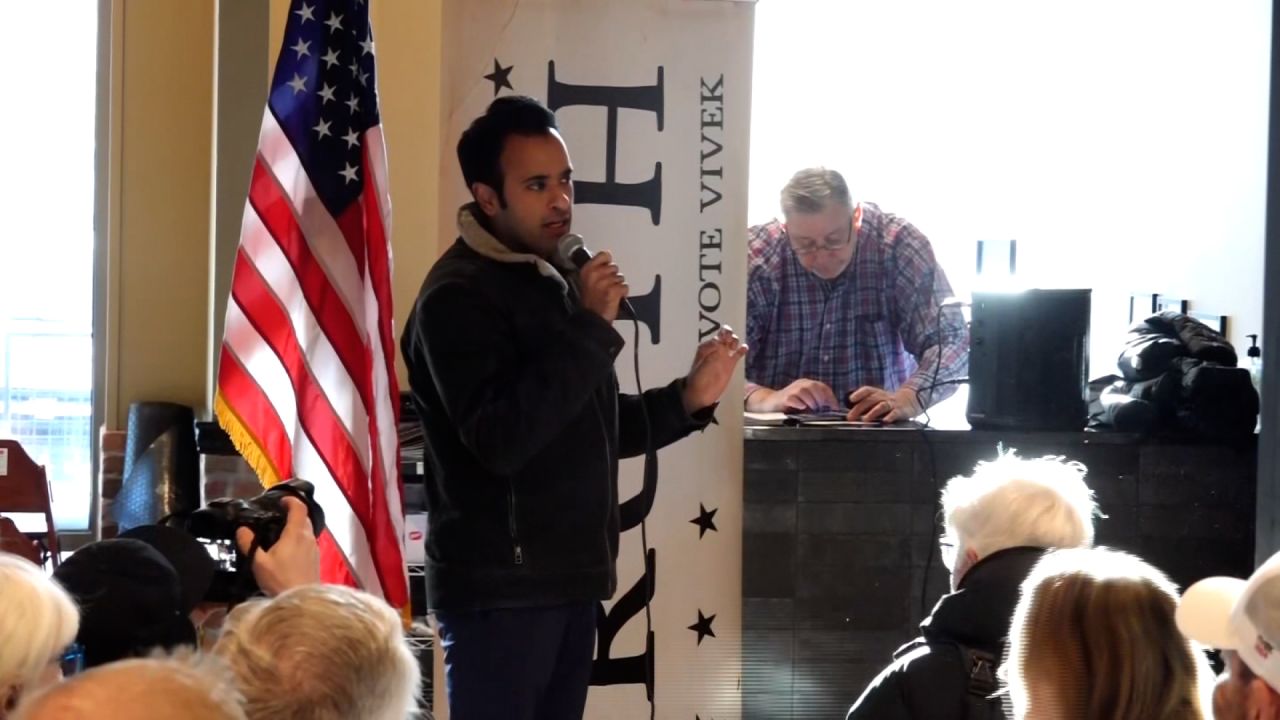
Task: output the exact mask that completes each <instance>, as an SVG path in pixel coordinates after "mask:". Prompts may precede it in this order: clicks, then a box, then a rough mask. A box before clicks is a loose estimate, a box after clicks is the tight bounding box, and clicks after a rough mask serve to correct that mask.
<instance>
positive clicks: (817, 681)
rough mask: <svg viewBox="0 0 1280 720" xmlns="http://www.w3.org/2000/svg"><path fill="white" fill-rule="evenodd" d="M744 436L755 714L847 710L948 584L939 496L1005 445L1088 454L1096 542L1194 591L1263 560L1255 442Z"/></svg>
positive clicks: (1110, 436) (829, 433)
mask: <svg viewBox="0 0 1280 720" xmlns="http://www.w3.org/2000/svg"><path fill="white" fill-rule="evenodd" d="M745 433H746V443H745V447H746V450H745V452H746V458H745V463H744V466H745V470H744V502H745V508H744V510H745V515H744V522H743V526H744V537H743V573H742V576H743V665H744V667H743V673H744V676H743V717H746V718H770V719H774V718H788V717H793V718H835V717H843V715H844V711H845V710H846V709H847V708H848V706H849V705H850V704H851V703H852V702H853V701H854V700H855V699H856V698H857V697H858V695H859V694H860V693H861V692H862V690H863V688H864V687H865V686H866V684H867V683H868V682H869V681H870V680H871V679H872V678H874V677H875V675H876V673H877V672H879V670H880V669H881V668H882V667H883V666H884V665H885V664H887V663H888V662H889V660H890V657H891V655H892V653H893V651H894V650H895V649H896V648H898V647H899V646H900V645H902V644H903V643H905V642H906V641H908V640H910V639H911V638H913V637H915V636H916V634H917V628H916V625H917V624H918V623H919V622H920V620H921V618H922V617H923V616H924V615H925V614H926V613H927V609H928V608H931V607H932V606H933V604H934V602H936V600H937V599H938V597H939V596H940V595H941V594H942V593H944V592H946V590H947V583H948V580H947V573H946V570H945V568H943V567H942V563H941V561H940V559H939V558H938V553H937V549H936V547H934V545H935V542H936V539H937V535H938V527H937V526H936V524H935V523H936V521H937V513H938V510H939V506H938V491H939V489H940V488H941V487H942V485H944V484H945V483H946V481H947V480H948V479H949V478H951V477H953V476H955V475H959V474H967V473H969V472H971V471H972V469H973V466H974V464H975V463H976V462H977V461H978V460H983V459H991V458H993V457H994V456H995V454H996V452H997V447H998V446H999V445H1001V444H1003V445H1004V447H1006V448H1012V449H1016V450H1018V452H1019V454H1020V455H1022V456H1023V457H1037V456H1041V455H1064V456H1066V457H1067V458H1068V459H1071V460H1077V461H1080V462H1082V463H1084V464H1085V465H1086V466H1087V467H1088V469H1089V475H1088V480H1087V481H1088V483H1089V485H1090V487H1092V488H1093V490H1094V492H1095V493H1096V495H1097V498H1098V503H1099V506H1100V508H1101V510H1102V512H1103V513H1105V514H1106V517H1105V518H1099V519H1098V520H1097V522H1096V525H1095V527H1096V529H1097V543H1098V544H1100V545H1108V546H1111V547H1116V548H1121V549H1124V550H1128V551H1130V552H1134V553H1136V554H1138V555H1140V556H1142V557H1143V558H1145V559H1146V560H1148V561H1149V562H1151V563H1153V564H1154V565H1156V566H1157V567H1159V568H1160V569H1162V570H1164V571H1165V572H1166V573H1168V574H1169V576H1170V577H1172V578H1173V580H1174V581H1175V582H1177V583H1178V584H1179V585H1180V586H1182V587H1185V586H1186V585H1187V584H1188V583H1190V582H1192V581H1194V580H1197V579H1199V578H1202V577H1205V576H1208V575H1234V576H1237V577H1247V576H1248V573H1249V572H1250V571H1251V570H1252V568H1253V547H1254V522H1255V521H1254V518H1255V512H1254V505H1255V497H1256V457H1257V446H1256V439H1255V438H1252V437H1250V438H1248V439H1247V440H1245V441H1243V442H1241V443H1240V444H1236V445H1224V444H1214V443H1185V442H1171V441H1162V440H1157V439H1147V438H1143V437H1140V436H1137V435H1130V434H1124V433H1101V432H1098V433H1094V432H1067V433H1016V432H992V431H973V430H966V431H946V430H916V429H875V428H860V429H850V428H827V427H808V428H747V429H746V431H745ZM922 608H924V609H925V611H924V612H922Z"/></svg>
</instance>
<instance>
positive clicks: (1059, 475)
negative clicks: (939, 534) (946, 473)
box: [942, 451, 1098, 589]
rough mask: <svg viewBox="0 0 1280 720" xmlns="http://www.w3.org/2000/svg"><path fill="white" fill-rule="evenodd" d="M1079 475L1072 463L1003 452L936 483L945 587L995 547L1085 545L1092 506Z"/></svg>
mask: <svg viewBox="0 0 1280 720" xmlns="http://www.w3.org/2000/svg"><path fill="white" fill-rule="evenodd" d="M1084 477H1085V467H1084V466H1083V465H1081V464H1080V463H1078V462H1068V461H1066V460H1065V459H1063V458H1060V457H1042V458H1036V459H1023V458H1020V457H1018V455H1017V453H1016V452H1014V451H1009V452H1004V453H1001V455H1000V456H999V457H997V458H996V459H995V460H992V461H990V462H980V463H978V465H977V467H976V468H974V471H973V474H972V475H968V476H960V477H956V478H953V479H952V480H950V481H949V482H948V483H947V485H946V487H944V488H943V489H942V516H943V526H944V528H945V532H944V537H943V551H944V556H943V560H944V562H946V563H947V567H948V568H949V569H950V570H951V586H952V588H953V589H954V588H958V587H959V586H960V581H961V580H962V579H963V578H964V575H965V573H967V572H968V571H969V569H970V568H972V567H973V566H974V565H975V564H976V563H977V562H978V561H979V560H981V559H983V558H985V557H987V556H988V555H991V554H992V553H995V552H999V551H1001V550H1007V549H1009V548H1015V547H1039V548H1072V547H1089V546H1091V545H1093V518H1094V515H1096V514H1097V510H1098V506H1097V503H1095V502H1094V499H1093V491H1092V490H1090V489H1089V486H1088V485H1086V484H1085V482H1084Z"/></svg>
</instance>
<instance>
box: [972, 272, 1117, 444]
mask: <svg viewBox="0 0 1280 720" xmlns="http://www.w3.org/2000/svg"><path fill="white" fill-rule="evenodd" d="M1091 296H1092V291H1091V290H1024V291H1021V292H1011V293H974V296H973V322H972V326H971V327H970V350H969V406H968V412H967V416H968V419H969V424H970V425H971V426H972V427H974V428H975V429H990V430H1080V429H1082V428H1084V426H1085V425H1086V424H1087V423H1088V420H1089V408H1088V401H1087V398H1086V390H1087V385H1088V380H1089V318H1090V312H1091V308H1092V303H1091Z"/></svg>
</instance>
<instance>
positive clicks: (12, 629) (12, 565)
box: [0, 553, 80, 719]
mask: <svg viewBox="0 0 1280 720" xmlns="http://www.w3.org/2000/svg"><path fill="white" fill-rule="evenodd" d="M79 626H80V615H79V613H78V612H77V611H76V606H75V603H74V602H72V600H71V596H69V595H68V594H67V593H66V592H65V591H64V590H63V589H62V588H61V587H60V586H59V585H58V584H57V583H56V582H54V581H53V579H51V578H50V577H49V576H48V575H46V574H45V573H44V571H42V570H41V569H40V568H39V567H37V566H35V565H34V564H32V563H31V562H30V561H28V560H26V559H25V558H20V557H18V556H17V555H10V554H9V553H0V719H2V718H5V717H7V716H8V713H9V711H10V710H11V709H12V708H13V707H14V706H15V705H16V704H17V702H18V698H19V697H20V696H21V695H22V694H23V693H31V692H35V691H38V690H40V689H42V688H44V687H45V686H47V685H50V684H52V683H55V682H57V681H59V680H61V679H62V663H63V660H64V659H65V658H66V657H67V656H68V650H69V648H70V647H71V645H72V642H73V641H74V640H75V637H76V630H77V629H78V628H79Z"/></svg>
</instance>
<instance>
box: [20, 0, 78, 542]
mask: <svg viewBox="0 0 1280 720" xmlns="http://www.w3.org/2000/svg"><path fill="white" fill-rule="evenodd" d="M5 12H6V18H5V19H6V27H9V28H15V29H17V31H16V32H12V33H9V37H8V38H7V39H6V41H5V42H4V43H2V44H0V65H3V66H4V67H8V68H14V69H17V70H16V71H15V72H11V73H9V74H8V77H7V80H6V83H7V88H6V90H5V96H6V98H8V100H7V105H8V106H9V107H10V108H11V109H12V110H14V111H13V112H6V113H0V138H3V139H4V149H5V153H4V155H5V162H4V166H3V167H4V172H3V173H2V174H0V191H2V193H3V194H2V195H0V197H3V198H4V201H3V202H4V204H5V208H4V212H3V213H2V214H0V217H3V221H2V223H3V224H0V271H2V272H3V275H0V437H8V438H15V439H17V440H18V441H20V442H21V443H22V445H23V447H24V448H25V449H26V451H27V452H28V454H30V455H31V456H32V457H33V458H35V460H36V462H39V463H41V464H43V465H45V467H46V470H47V472H48V474H49V480H50V482H51V484H52V487H53V497H54V515H55V522H56V524H57V525H58V528H59V530H80V529H84V528H87V527H88V525H89V508H90V504H91V498H92V492H93V486H94V483H93V470H92V468H93V463H92V447H93V442H92V439H93V433H94V429H93V334H92V333H93V275H94V224H93V212H94V180H95V178H94V168H95V166H94V142H95V119H96V114H97V105H96V83H97V75H98V67H97V65H98V63H97V46H98V5H97V3H95V2H87V1H84V0H82V1H81V2H76V3H71V4H65V3H48V2H28V3H12V4H10V5H8V6H6V8H5Z"/></svg>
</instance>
